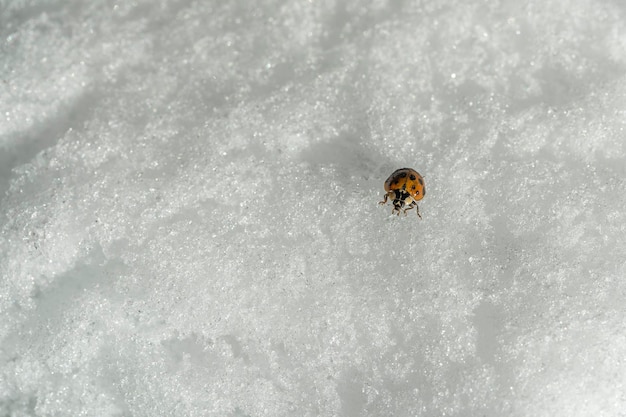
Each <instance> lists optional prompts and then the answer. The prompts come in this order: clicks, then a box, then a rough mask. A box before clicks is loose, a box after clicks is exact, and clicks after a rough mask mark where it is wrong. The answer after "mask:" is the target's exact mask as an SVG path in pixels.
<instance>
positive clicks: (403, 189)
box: [378, 168, 426, 219]
mask: <svg viewBox="0 0 626 417" xmlns="http://www.w3.org/2000/svg"><path fill="white" fill-rule="evenodd" d="M385 191H386V192H387V193H386V194H385V198H384V200H383V201H381V202H380V203H378V204H385V203H387V199H391V200H392V202H393V210H391V213H392V214H393V213H396V214H397V215H400V211H402V212H403V213H404V215H405V216H406V212H407V211H408V210H411V209H412V208H413V207H415V212H416V213H417V215H418V216H419V218H420V219H421V218H422V215H421V214H420V209H419V207H418V206H417V202H418V201H419V200H421V199H422V198H424V196H425V195H426V186H425V185H424V178H422V176H421V175H420V174H419V173H418V172H417V171H416V170H414V169H411V168H401V169H398V170H396V171H394V172H393V174H391V175H390V176H389V178H387V181H385Z"/></svg>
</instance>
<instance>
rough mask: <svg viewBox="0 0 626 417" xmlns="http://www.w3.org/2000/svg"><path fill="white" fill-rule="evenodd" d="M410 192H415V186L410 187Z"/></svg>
mask: <svg viewBox="0 0 626 417" xmlns="http://www.w3.org/2000/svg"><path fill="white" fill-rule="evenodd" d="M411 190H415V186H412V187H411ZM418 192H419V191H418Z"/></svg>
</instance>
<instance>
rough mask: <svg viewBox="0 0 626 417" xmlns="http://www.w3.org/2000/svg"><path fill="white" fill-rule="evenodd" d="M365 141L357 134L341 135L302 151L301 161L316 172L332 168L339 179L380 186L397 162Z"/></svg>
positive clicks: (340, 180)
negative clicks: (390, 159) (362, 181)
mask: <svg viewBox="0 0 626 417" xmlns="http://www.w3.org/2000/svg"><path fill="white" fill-rule="evenodd" d="M365 142H366V141H364V140H362V139H360V138H359V136H358V135H356V134H344V135H340V136H337V137H335V138H333V139H330V140H328V141H324V142H317V143H314V144H312V145H311V146H309V147H308V148H307V149H305V150H303V151H302V152H301V153H300V160H301V161H302V162H304V163H305V164H307V165H308V167H309V168H310V169H311V170H313V171H316V170H322V169H328V168H330V169H333V170H334V171H335V173H336V176H337V179H338V180H339V182H345V181H346V180H349V179H354V180H365V181H366V182H372V184H375V185H376V188H381V187H382V186H381V184H382V182H383V181H384V180H385V178H387V176H388V175H389V172H391V171H390V169H391V170H393V169H394V168H392V167H393V166H394V165H393V163H392V162H391V161H385V159H386V158H385V156H383V155H382V154H381V153H380V152H378V151H377V150H376V149H375V148H374V147H373V146H370V145H367V144H366V143H365ZM387 171H389V172H387ZM359 182H360V181H359Z"/></svg>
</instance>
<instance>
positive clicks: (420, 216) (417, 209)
mask: <svg viewBox="0 0 626 417" xmlns="http://www.w3.org/2000/svg"><path fill="white" fill-rule="evenodd" d="M415 209H416V210H415V212H416V213H417V217H419V218H420V219H421V218H422V215H421V214H420V208H419V206H418V205H417V203H415Z"/></svg>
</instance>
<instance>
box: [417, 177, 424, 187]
mask: <svg viewBox="0 0 626 417" xmlns="http://www.w3.org/2000/svg"><path fill="white" fill-rule="evenodd" d="M418 181H419V182H420V185H422V186H424V180H423V179H421V178H419V179H418Z"/></svg>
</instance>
